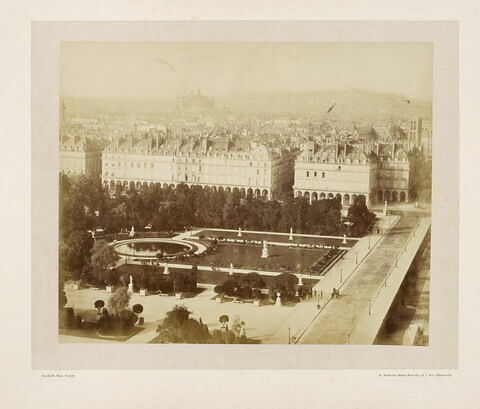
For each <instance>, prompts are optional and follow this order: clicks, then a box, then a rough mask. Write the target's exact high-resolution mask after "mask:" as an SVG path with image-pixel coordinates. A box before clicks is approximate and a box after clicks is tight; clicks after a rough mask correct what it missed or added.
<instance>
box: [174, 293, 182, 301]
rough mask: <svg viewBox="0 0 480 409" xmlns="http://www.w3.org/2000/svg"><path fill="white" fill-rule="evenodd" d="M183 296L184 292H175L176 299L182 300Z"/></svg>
mask: <svg viewBox="0 0 480 409" xmlns="http://www.w3.org/2000/svg"><path fill="white" fill-rule="evenodd" d="M182 298H183V294H182V293H175V299H176V300H181V299H182Z"/></svg>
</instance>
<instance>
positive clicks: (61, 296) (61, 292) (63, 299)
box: [58, 272, 68, 310]
mask: <svg viewBox="0 0 480 409" xmlns="http://www.w3.org/2000/svg"><path fill="white" fill-rule="evenodd" d="M64 287H65V283H64V280H63V274H62V273H61V272H60V274H59V277H58V308H59V309H60V310H61V309H62V308H63V307H65V305H67V302H68V300H67V294H65V288H64Z"/></svg>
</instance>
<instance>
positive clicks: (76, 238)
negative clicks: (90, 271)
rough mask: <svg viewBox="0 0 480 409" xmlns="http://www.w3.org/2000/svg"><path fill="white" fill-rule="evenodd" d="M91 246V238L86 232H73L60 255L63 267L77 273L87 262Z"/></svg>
mask: <svg viewBox="0 0 480 409" xmlns="http://www.w3.org/2000/svg"><path fill="white" fill-rule="evenodd" d="M92 246H93V238H92V235H91V234H90V233H88V232H87V231H73V232H71V233H70V235H69V236H68V240H67V241H66V242H65V244H64V252H63V254H62V253H61V257H63V258H64V260H62V261H63V262H64V266H65V267H66V268H67V269H69V270H74V271H78V270H80V269H81V268H82V267H83V265H84V264H85V263H86V262H88V259H89V256H90V251H91V249H92Z"/></svg>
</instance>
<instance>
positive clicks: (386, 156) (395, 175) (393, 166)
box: [376, 143, 410, 202]
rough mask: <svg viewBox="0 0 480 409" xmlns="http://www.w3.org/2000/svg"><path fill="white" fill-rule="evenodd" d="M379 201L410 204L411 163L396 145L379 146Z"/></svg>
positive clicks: (377, 153)
mask: <svg viewBox="0 0 480 409" xmlns="http://www.w3.org/2000/svg"><path fill="white" fill-rule="evenodd" d="M376 148H377V152H376V156H377V161H378V166H377V201H379V202H383V201H387V202H408V200H409V197H408V192H409V189H410V162H409V160H408V157H407V154H406V152H405V151H404V150H403V148H402V147H401V146H399V145H398V144H395V143H391V144H383V145H380V144H379V145H377V147H376Z"/></svg>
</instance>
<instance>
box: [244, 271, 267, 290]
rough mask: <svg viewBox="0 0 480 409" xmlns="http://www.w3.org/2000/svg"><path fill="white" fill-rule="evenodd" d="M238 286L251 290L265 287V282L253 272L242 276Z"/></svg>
mask: <svg viewBox="0 0 480 409" xmlns="http://www.w3.org/2000/svg"><path fill="white" fill-rule="evenodd" d="M239 284H240V285H241V286H247V287H250V288H251V289H252V290H253V289H255V288H264V287H265V281H264V280H263V278H262V277H261V276H260V274H258V273H254V272H252V273H248V274H242V275H241V276H240V279H239Z"/></svg>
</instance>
